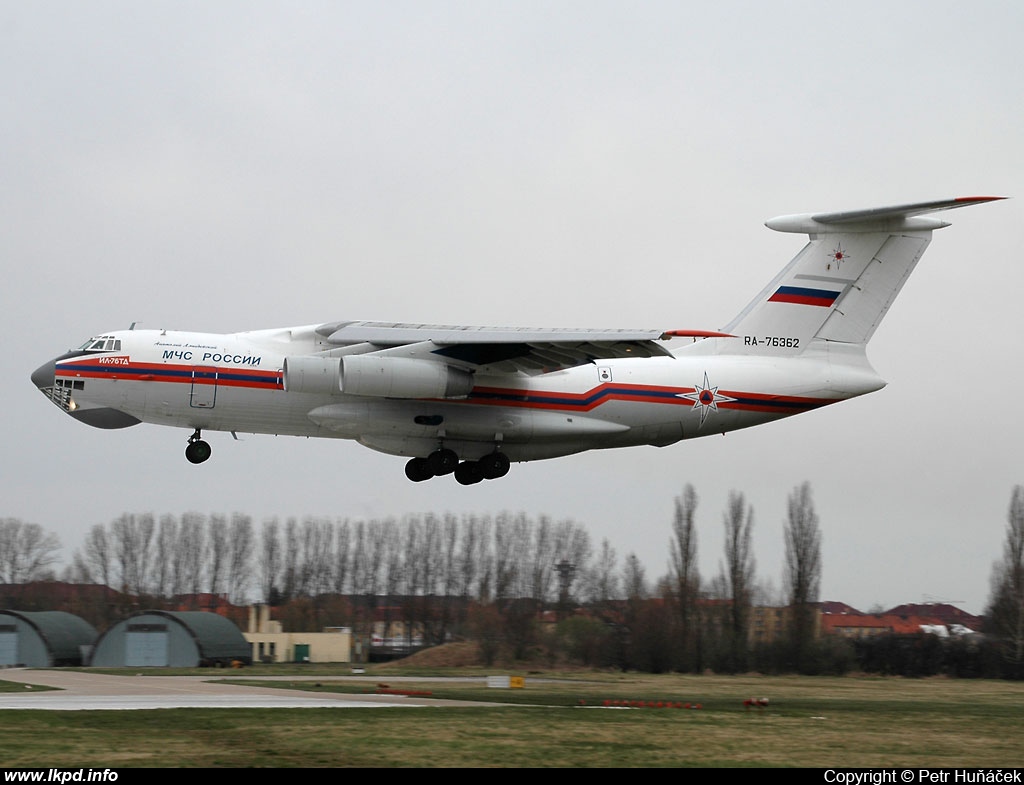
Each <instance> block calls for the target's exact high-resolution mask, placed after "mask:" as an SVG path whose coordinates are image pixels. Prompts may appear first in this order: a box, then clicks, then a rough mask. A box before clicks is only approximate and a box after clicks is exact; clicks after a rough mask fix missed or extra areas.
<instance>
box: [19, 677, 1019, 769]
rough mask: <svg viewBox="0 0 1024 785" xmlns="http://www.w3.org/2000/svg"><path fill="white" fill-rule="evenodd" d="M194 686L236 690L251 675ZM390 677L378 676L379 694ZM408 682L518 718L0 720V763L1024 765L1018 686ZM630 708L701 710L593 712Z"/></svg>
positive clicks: (467, 712) (313, 715)
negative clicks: (234, 684)
mask: <svg viewBox="0 0 1024 785" xmlns="http://www.w3.org/2000/svg"><path fill="white" fill-rule="evenodd" d="M278 672H279V673H281V675H282V678H281V679H280V681H278V682H275V683H274V685H273V686H278V687H282V686H283V687H293V688H296V689H311V690H314V691H321V692H323V691H332V690H335V691H346V692H363V691H365V690H367V689H372V688H373V687H374V684H373V683H371V684H369V685H367V684H362V683H353V682H348V681H341V680H337V679H335V680H332V679H331V674H330V672H329V671H325V672H324V673H323V678H322V679H320V680H318V681H313V682H307V681H290V680H289V675H290V674H289V672H287V671H284V672H281V671H278ZM298 672H301V673H302V674H303V675H311V673H315V672H311V671H310V670H309V669H305V670H301V671H298ZM155 675H161V676H163V675H167V672H166V671H164V670H161V671H160V672H159V674H155ZM204 675H210V676H211V677H217V676H224V677H228V678H234V679H237V680H239V681H242V680H244V678H245V676H246V675H248V673H245V672H243V673H239V674H234V673H216V674H215V673H211V672H210V671H205V673H204ZM396 675H398V672H396V671H389V672H387V673H383V672H382V673H380V674H378V675H377V676H376V677H375V678H378V679H379V680H380V681H381V682H382V683H388V682H387V680H388V679H389V678H392V677H394V676H396ZM412 675H416V676H417V680H416V681H413V682H405V681H403V682H401V683H395V684H391V685H390V686H391V687H393V688H399V689H407V690H417V691H429V692H431V693H432V694H433V697H435V698H452V699H456V698H457V699H460V700H479V701H489V702H495V701H505V702H510V701H515V702H517V703H521V704H523V705H515V706H492V705H483V704H482V705H481V706H479V707H452V708H447V707H437V708H435V707H431V708H403V707H398V708H384V709H333V708H331V709H162V710H143V711H123V712H122V711H68V712H54V711H30V710H24V711H0V765H2V766H42V767H53V766H56V767H61V766H94V767H130V766H201V767H207V766H231V767H237V766H273V767H285V766H310V767H319V766H336V767H344V766H389V767H396V766H415V767H441V766H447V767H465V766H493V767H525V766H531V767H540V766H550V767H556V766H557V767H612V766H618V767H669V766H699V767H711V766H798V767H883V766H899V767H910V768H919V767H936V766H943V767H972V768H974V767H985V768H994V767H1004V768H1005V767H1010V766H1017V767H1019V766H1024V744H1022V739H1024V684H1021V683H1014V682H994V681H973V680H949V679H928V680H906V679H883V678H863V677H860V678H857V677H846V678H811V677H760V676H738V677H721V676H678V675H670V676H647V675H639V674H599V673H577V674H573V675H572V676H571V677H567V676H566V674H564V673H558V674H532V675H528V676H527V680H526V687H525V688H524V689H522V690H496V689H487V688H485V687H482V686H475V685H471V684H467V683H465V682H453V681H450V680H449V681H444V680H439V679H437V678H435V677H434V676H432V675H428V674H426V673H420V674H412ZM460 675H462V674H461V673H460ZM466 675H472V674H466ZM549 679H550V680H549ZM260 684H261V686H269V685H268V684H267V683H266V682H260ZM19 689H20V687H19ZM762 696H763V697H767V698H768V699H769V704H768V707H767V708H764V709H746V708H745V707H744V705H743V701H744V699H745V698H748V697H762ZM638 700H643V701H645V702H648V701H654V702H657V701H659V700H660V701H662V702H673V703H675V702H681V703H685V702H689V703H691V705H693V704H697V703H699V704H700V705H701V708H700V709H695V708H691V709H689V710H687V709H676V708H660V709H659V708H642V709H641V708H629V709H622V708H604V705H605V702H606V701H608V702H609V703H611V702H614V701H619V702H620V703H621V702H622V701H638Z"/></svg>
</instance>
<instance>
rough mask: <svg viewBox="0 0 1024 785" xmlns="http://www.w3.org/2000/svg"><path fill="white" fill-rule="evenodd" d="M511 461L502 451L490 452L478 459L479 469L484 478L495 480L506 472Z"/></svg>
mask: <svg viewBox="0 0 1024 785" xmlns="http://www.w3.org/2000/svg"><path fill="white" fill-rule="evenodd" d="M511 465H512V462H511V461H509V459H508V456H507V455H505V453H503V452H492V453H491V454H490V455H485V456H484V457H483V458H481V459H480V469H481V470H482V471H483V475H484V479H485V480H496V479H498V478H499V477H504V476H505V475H506V474H508V470H509V466H511Z"/></svg>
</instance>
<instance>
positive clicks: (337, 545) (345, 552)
mask: <svg viewBox="0 0 1024 785" xmlns="http://www.w3.org/2000/svg"><path fill="white" fill-rule="evenodd" d="M351 543H352V527H351V526H350V525H349V522H348V520H344V521H340V522H339V523H338V524H337V525H336V526H335V531H334V571H333V573H332V575H333V578H334V581H333V585H332V590H333V591H334V593H335V594H344V593H345V591H346V590H347V589H348V580H349V568H350V563H351V562H350V560H349V559H350V550H351Z"/></svg>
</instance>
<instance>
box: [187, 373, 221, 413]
mask: <svg viewBox="0 0 1024 785" xmlns="http://www.w3.org/2000/svg"><path fill="white" fill-rule="evenodd" d="M216 403H217V369H216V368H213V367H211V366H206V365H196V366H193V368H192V392H191V393H190V395H189V402H188V405H189V406H191V407H192V408H193V409H212V408H213V407H214V405H215V404H216Z"/></svg>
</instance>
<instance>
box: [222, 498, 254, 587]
mask: <svg viewBox="0 0 1024 785" xmlns="http://www.w3.org/2000/svg"><path fill="white" fill-rule="evenodd" d="M253 547H254V542H253V530H252V518H250V517H249V516H248V515H242V514H240V513H235V514H234V515H232V516H231V531H230V534H229V544H228V566H227V594H228V597H229V598H230V599H231V601H232V602H243V601H244V600H245V598H246V595H247V592H248V589H249V571H250V566H251V562H252V551H253Z"/></svg>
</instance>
